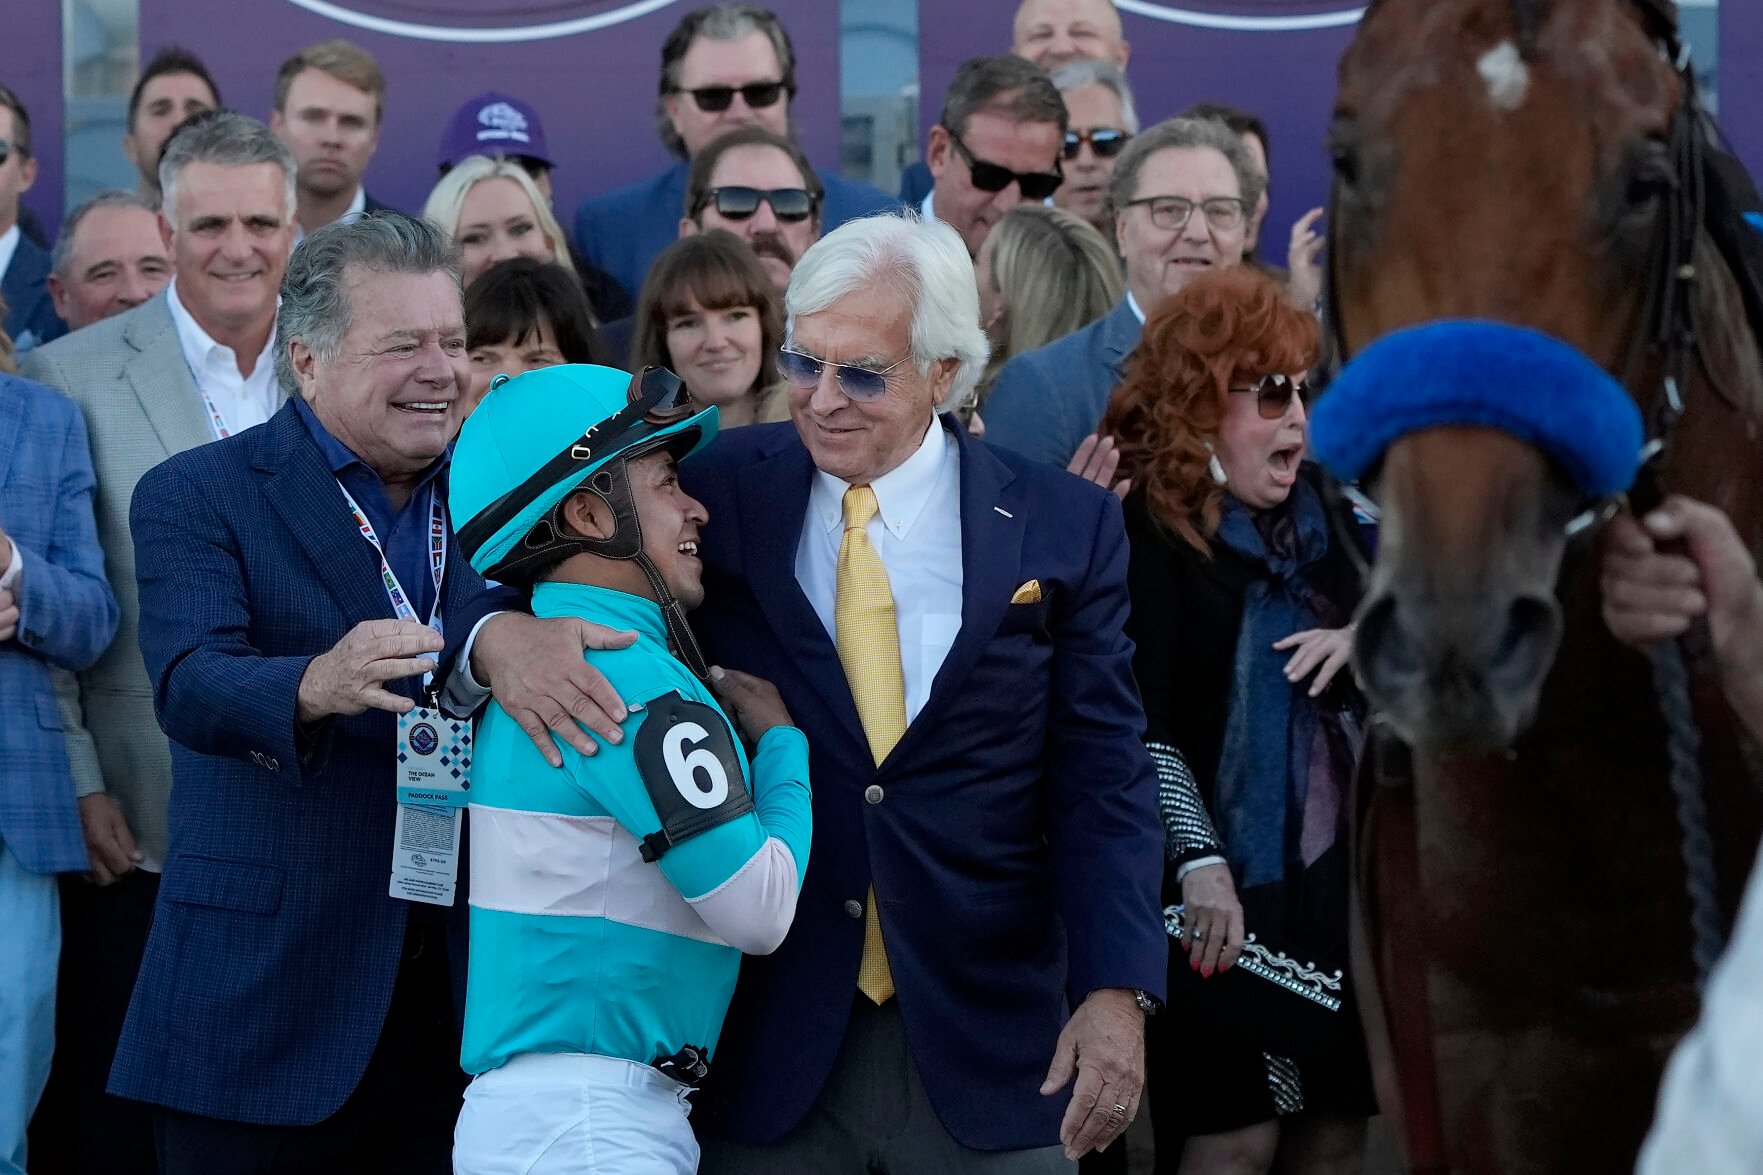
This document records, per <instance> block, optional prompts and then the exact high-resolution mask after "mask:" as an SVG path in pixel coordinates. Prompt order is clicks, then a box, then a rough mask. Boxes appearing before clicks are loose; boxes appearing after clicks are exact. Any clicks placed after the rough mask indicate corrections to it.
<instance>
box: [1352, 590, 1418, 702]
mask: <svg viewBox="0 0 1763 1175" xmlns="http://www.w3.org/2000/svg"><path fill="white" fill-rule="evenodd" d="M1353 646H1354V654H1355V656H1356V658H1357V660H1358V663H1359V672H1360V674H1361V676H1362V677H1363V678H1364V680H1365V681H1366V683H1367V684H1368V685H1369V686H1370V687H1371V688H1372V689H1373V690H1374V691H1375V690H1376V689H1377V686H1378V685H1380V684H1382V683H1384V682H1388V681H1391V680H1393V679H1402V678H1408V677H1412V676H1414V675H1416V674H1418V673H1420V672H1421V659H1420V651H1419V650H1418V649H1417V648H1415V646H1414V643H1413V641H1412V640H1411V639H1410V637H1409V636H1408V634H1407V633H1406V632H1405V631H1404V630H1403V628H1402V625H1401V623H1400V621H1399V617H1398V616H1397V611H1396V600H1395V597H1394V596H1390V595H1380V596H1377V597H1374V598H1373V599H1372V600H1370V601H1368V602H1367V603H1366V605H1365V607H1364V609H1363V610H1362V611H1361V612H1360V614H1359V620H1358V632H1357V635H1356V637H1355V639H1354V641H1353Z"/></svg>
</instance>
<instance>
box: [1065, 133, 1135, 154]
mask: <svg viewBox="0 0 1763 1175" xmlns="http://www.w3.org/2000/svg"><path fill="white" fill-rule="evenodd" d="M1130 138H1132V132H1131V131H1123V130H1120V129H1119V128H1117V127H1111V126H1093V127H1091V128H1090V129H1089V130H1087V131H1066V132H1065V157H1066V158H1067V159H1076V158H1077V153H1078V152H1079V151H1081V150H1082V149H1083V145H1084V144H1085V143H1088V144H1089V145H1090V150H1092V151H1094V152H1095V153H1096V158H1097V159H1112V158H1114V157H1115V156H1116V155H1118V154H1120V152H1121V150H1122V149H1123V148H1124V147H1125V146H1126V143H1127V140H1128V139H1130Z"/></svg>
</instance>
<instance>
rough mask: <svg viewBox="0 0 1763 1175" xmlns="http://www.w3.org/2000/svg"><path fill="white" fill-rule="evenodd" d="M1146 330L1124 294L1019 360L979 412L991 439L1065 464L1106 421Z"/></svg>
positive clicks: (1008, 366) (1008, 368) (1004, 373)
mask: <svg viewBox="0 0 1763 1175" xmlns="http://www.w3.org/2000/svg"><path fill="white" fill-rule="evenodd" d="M1144 329H1145V328H1144V326H1143V325H1142V324H1141V323H1140V322H1139V317H1138V315H1136V314H1134V313H1133V312H1132V307H1131V306H1129V305H1128V304H1127V303H1126V300H1125V299H1122V300H1121V302H1120V305H1118V306H1116V307H1115V308H1114V309H1112V310H1110V311H1109V312H1108V313H1106V314H1104V315H1103V316H1102V317H1100V318H1098V319H1096V321H1094V322H1092V323H1090V324H1089V325H1088V326H1086V327H1083V328H1081V329H1079V330H1075V331H1073V332H1072V333H1070V334H1068V335H1066V336H1065V337H1064V338H1062V339H1055V340H1054V341H1053V342H1051V343H1048V344H1047V345H1046V346H1044V347H1040V348H1037V349H1036V350H1033V351H1025V352H1023V353H1022V354H1021V355H1017V356H1015V357H1014V358H1012V359H1011V360H1010V361H1009V362H1008V363H1006V364H1004V367H1003V369H1002V370H1001V371H999V372H998V378H997V379H996V380H994V381H993V382H992V390H991V391H990V392H989V393H988V394H987V396H986V402H985V407H983V408H982V409H980V415H981V416H982V417H984V418H985V422H986V440H988V441H990V442H991V443H992V444H994V445H1002V446H1003V447H1004V448H1006V449H1014V450H1016V451H1017V452H1018V453H1021V454H1022V455H1023V456H1024V457H1029V458H1032V459H1033V460H1036V461H1041V462H1044V463H1046V464H1048V465H1057V466H1058V467H1059V468H1061V469H1064V468H1065V465H1066V463H1067V462H1068V461H1070V460H1071V456H1072V454H1073V453H1076V452H1077V447H1078V446H1079V445H1080V444H1082V443H1083V439H1084V437H1086V436H1088V435H1089V434H1090V433H1092V432H1095V431H1096V426H1097V425H1098V424H1100V423H1101V422H1102V414H1103V413H1104V412H1106V411H1107V410H1108V397H1110V396H1111V395H1113V394H1114V389H1115V388H1116V387H1117V386H1119V384H1120V380H1121V376H1122V367H1123V364H1124V363H1125V362H1126V357H1127V356H1128V355H1130V354H1131V353H1132V350H1133V348H1134V347H1137V346H1138V345H1139V335H1140V334H1141V333H1143V331H1144Z"/></svg>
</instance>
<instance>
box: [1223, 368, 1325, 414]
mask: <svg viewBox="0 0 1763 1175" xmlns="http://www.w3.org/2000/svg"><path fill="white" fill-rule="evenodd" d="M1228 390H1229V391H1230V393H1231V394H1232V395H1243V396H1249V395H1252V396H1254V397H1255V409H1256V411H1258V412H1260V413H1261V419H1263V420H1284V419H1285V414H1286V413H1287V412H1290V411H1291V410H1292V397H1293V396H1296V397H1298V399H1300V400H1302V401H1303V402H1304V406H1305V407H1309V405H1310V385H1309V384H1307V383H1300V382H1298V381H1297V380H1295V379H1293V378H1292V377H1291V376H1289V375H1280V374H1279V373H1278V372H1275V373H1274V374H1272V375H1266V376H1262V377H1261V380H1260V382H1258V383H1257V384H1255V386H1253V387H1248V388H1230V389H1228Z"/></svg>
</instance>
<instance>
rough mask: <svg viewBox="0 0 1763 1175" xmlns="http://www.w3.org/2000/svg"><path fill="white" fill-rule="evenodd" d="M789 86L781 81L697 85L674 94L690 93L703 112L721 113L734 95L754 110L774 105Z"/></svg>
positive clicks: (731, 101)
mask: <svg viewBox="0 0 1763 1175" xmlns="http://www.w3.org/2000/svg"><path fill="white" fill-rule="evenodd" d="M788 88H789V87H787V86H785V85H784V83H782V82H749V83H747V84H746V85H744V86H699V87H698V88H697V89H695V90H685V89H675V90H674V91H673V93H675V94H690V95H691V96H692V101H693V102H696V103H697V104H698V109H699V110H702V111H703V112H704V113H705V114H721V113H722V112H723V111H725V110H727V109H728V108H729V107H730V106H732V105H734V101H735V95H736V94H739V95H740V96H741V100H742V101H743V102H745V103H746V104H747V105H748V106H751V107H752V108H753V109H754V110H763V109H764V108H765V107H767V106H776V105H777V100H778V99H779V98H781V97H783V93H784V91H785V90H786V89H788Z"/></svg>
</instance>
